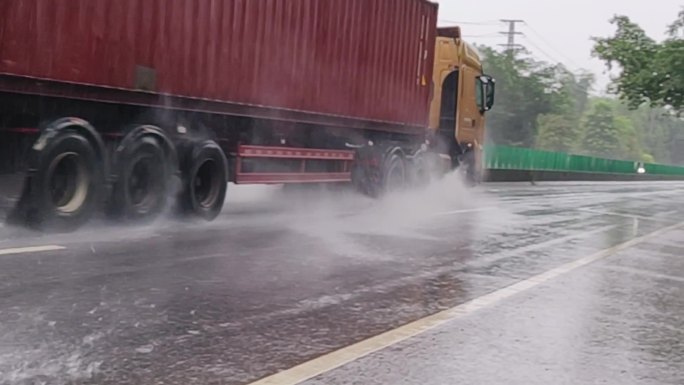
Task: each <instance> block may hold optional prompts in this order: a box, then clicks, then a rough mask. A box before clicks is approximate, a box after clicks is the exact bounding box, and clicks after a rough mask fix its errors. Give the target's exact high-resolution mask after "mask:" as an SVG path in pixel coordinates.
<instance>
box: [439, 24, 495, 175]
mask: <svg viewBox="0 0 684 385" xmlns="http://www.w3.org/2000/svg"><path fill="white" fill-rule="evenodd" d="M436 44H437V47H436V50H435V66H434V74H433V79H432V82H433V84H432V87H433V93H432V101H431V105H430V124H429V128H430V130H431V131H432V132H433V134H434V135H433V137H435V138H437V140H440V141H443V143H442V144H441V145H440V147H442V151H443V152H444V151H446V152H447V154H448V155H449V156H450V157H451V164H452V167H454V168H455V167H457V166H458V165H459V164H463V163H465V164H466V165H467V169H468V171H469V172H471V173H474V175H472V176H474V177H477V175H479V174H480V172H479V170H480V168H481V154H482V144H483V142H484V137H485V113H486V112H487V111H488V110H490V109H491V108H492V106H493V104H494V85H495V83H494V80H493V79H492V78H491V77H490V76H488V75H485V74H484V73H483V69H482V61H481V59H480V55H479V54H478V52H477V50H476V49H475V48H474V47H473V46H471V45H470V44H468V43H466V42H464V41H463V40H462V39H461V30H460V28H459V27H452V28H439V29H438V37H437V42H436Z"/></svg>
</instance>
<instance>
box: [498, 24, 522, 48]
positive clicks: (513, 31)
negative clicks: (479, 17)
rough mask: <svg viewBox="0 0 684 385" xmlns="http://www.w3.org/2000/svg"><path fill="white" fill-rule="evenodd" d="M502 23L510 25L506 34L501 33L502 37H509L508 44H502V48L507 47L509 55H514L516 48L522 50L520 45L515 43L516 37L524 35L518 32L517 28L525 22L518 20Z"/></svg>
mask: <svg viewBox="0 0 684 385" xmlns="http://www.w3.org/2000/svg"><path fill="white" fill-rule="evenodd" d="M500 21H501V22H502V23H507V24H508V31H506V32H500V33H501V34H502V35H506V36H507V37H508V41H507V42H506V44H500V45H501V46H504V47H506V52H508V53H509V54H513V52H514V51H515V49H516V48H521V46H520V45H519V44H516V43H515V37H516V36H517V35H522V34H523V33H522V32H518V31H517V30H516V26H517V25H518V24H519V23H524V22H525V21H524V20H517V19H501V20H500Z"/></svg>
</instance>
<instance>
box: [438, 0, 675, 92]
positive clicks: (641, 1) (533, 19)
mask: <svg viewBox="0 0 684 385" xmlns="http://www.w3.org/2000/svg"><path fill="white" fill-rule="evenodd" d="M433 1H436V2H437V3H439V8H440V10H439V20H440V25H450V24H452V23H451V22H454V21H455V22H461V23H462V24H461V29H462V33H463V35H464V36H465V39H466V40H469V41H472V42H475V43H478V44H487V45H492V46H493V45H496V44H502V43H505V42H506V37H505V36H503V35H499V34H498V32H499V31H505V30H506V29H507V26H506V25H504V24H502V23H500V22H497V20H499V19H522V20H525V22H526V24H527V25H519V27H518V28H519V30H520V32H523V33H524V34H525V36H523V37H517V40H518V41H516V43H520V44H523V45H524V46H525V47H526V48H527V49H529V50H530V51H532V52H533V54H534V56H535V57H536V58H538V59H543V60H545V61H549V62H551V61H553V62H562V63H563V64H565V65H567V66H568V67H570V68H571V69H573V70H576V69H577V68H578V67H579V68H583V69H586V70H589V71H591V72H594V73H596V74H597V76H598V77H599V82H598V84H597V86H598V88H604V87H605V85H606V84H607V82H608V75H606V74H605V66H604V65H603V64H602V62H600V61H599V60H597V59H593V58H591V48H592V46H593V43H592V41H591V40H590V38H591V37H592V36H610V35H611V34H612V33H613V32H614V31H615V28H614V27H613V25H611V24H610V23H609V20H610V19H611V18H612V17H613V16H614V15H616V14H620V15H626V16H629V17H630V18H631V19H632V20H633V21H635V22H637V23H638V24H639V25H641V27H642V28H644V29H645V30H646V32H647V33H648V34H649V35H650V36H651V37H653V38H655V39H658V40H660V39H662V38H664V36H665V30H666V28H667V25H669V24H670V23H672V22H673V21H674V20H675V19H676V18H677V13H678V12H679V10H680V9H681V8H682V6H684V0H486V1H472V0H471V1H467V0H433ZM466 22H468V23H477V24H465V23H466ZM596 91H601V90H600V89H597V90H596Z"/></svg>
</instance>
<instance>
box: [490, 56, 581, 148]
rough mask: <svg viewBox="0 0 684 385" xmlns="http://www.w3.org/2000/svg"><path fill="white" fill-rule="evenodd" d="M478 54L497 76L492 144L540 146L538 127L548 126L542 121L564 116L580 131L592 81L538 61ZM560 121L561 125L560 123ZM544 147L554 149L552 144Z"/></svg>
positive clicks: (491, 113) (546, 130)
mask: <svg viewBox="0 0 684 385" xmlns="http://www.w3.org/2000/svg"><path fill="white" fill-rule="evenodd" d="M478 48H479V50H480V51H481V53H482V54H483V61H484V66H485V68H486V71H487V73H488V74H490V75H492V76H494V78H496V83H497V97H496V99H497V102H496V108H494V109H493V110H492V111H490V112H489V113H488V115H487V127H488V128H487V129H488V135H489V140H490V141H492V142H494V143H497V144H504V145H511V146H528V147H529V146H533V145H535V143H536V142H537V143H538V139H537V133H538V131H539V130H540V129H541V128H540V127H539V125H540V124H541V123H543V122H547V121H548V120H545V119H544V118H541V119H540V117H541V116H542V115H549V114H550V115H562V116H563V117H564V118H563V119H564V120H569V121H572V122H574V125H575V126H576V125H577V123H578V122H579V117H580V116H581V114H582V112H583V111H584V109H585V108H586V103H587V100H588V92H589V89H590V88H591V85H592V83H593V76H592V75H590V74H581V75H579V76H578V75H575V74H573V73H571V72H570V71H568V70H567V69H565V68H564V67H562V66H559V65H549V64H547V63H544V62H539V61H535V60H533V59H531V58H529V57H526V56H525V55H510V54H508V53H501V52H497V51H495V50H494V49H492V48H489V47H478ZM555 121H556V123H558V119H555ZM550 124H555V123H550ZM556 126H557V125H556ZM566 126H567V124H566ZM543 130H544V131H545V132H547V135H556V134H558V135H560V132H557V133H556V134H552V133H551V131H554V128H553V127H544V128H543ZM556 131H557V130H556ZM542 142H543V143H547V142H548V143H555V141H554V139H552V138H548V139H543V140H542Z"/></svg>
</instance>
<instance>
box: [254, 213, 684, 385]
mask: <svg viewBox="0 0 684 385" xmlns="http://www.w3.org/2000/svg"><path fill="white" fill-rule="evenodd" d="M683 226H684V222H681V223H678V224H676V225H673V226H668V227H664V228H662V229H660V230H656V231H654V232H653V233H650V234H648V235H644V236H642V237H638V238H634V239H632V240H630V241H627V242H625V243H622V244H619V245H617V246H613V247H611V248H608V249H605V250H602V251H600V252H598V253H595V254H592V255H589V256H586V257H583V258H580V259H577V260H575V261H573V262H569V263H566V264H564V265H561V266H559V267H556V268H554V269H551V270H549V271H547V272H544V273H541V274H538V275H535V276H533V277H531V278H529V279H526V280H523V281H520V282H517V283H514V284H512V285H510V286H507V287H504V288H502V289H499V290H496V291H494V292H492V293H489V294H485V295H483V296H481V297H478V298H475V299H472V300H470V301H468V302H466V303H463V304H461V305H458V306H456V307H453V308H451V309H447V310H444V311H441V312H439V313H435V314H433V315H431V316H427V317H425V318H422V319H419V320H417V321H414V322H411V323H408V324H406V325H404V326H400V327H398V328H396V329H392V330H390V331H387V332H385V333H382V334H379V335H377V336H375V337H371V338H369V339H366V340H363V341H361V342H357V343H355V344H353V345H349V346H347V347H345V348H342V349H339V350H336V351H334V352H331V353H328V354H325V355H322V356H320V357H318V358H315V359H313V360H311V361H307V362H304V363H303V364H300V365H297V366H295V367H292V368H290V369H286V370H283V371H281V372H279V373H276V374H274V375H271V376H268V377H264V378H262V379H261V380H258V381H255V382H252V383H251V384H250V385H295V384H299V383H301V382H304V381H306V380H309V379H312V378H314V377H316V376H319V375H321V374H324V373H326V372H329V371H331V370H333V369H335V368H338V367H340V366H343V365H345V364H348V363H350V362H353V361H356V360H358V359H360V358H362V357H365V356H367V355H369V354H371V353H374V352H377V351H379V350H382V349H385V348H387V347H390V346H392V345H395V344H397V343H399V342H402V341H404V340H407V339H409V338H412V337H415V336H417V335H419V334H422V333H425V332H426V331H428V330H431V329H434V328H436V327H438V326H440V325H443V324H445V323H447V322H450V321H452V320H455V319H458V318H461V317H464V316H467V315H469V314H470V313H473V312H476V311H478V310H480V309H483V308H485V307H489V306H492V305H494V304H496V303H498V302H501V301H502V300H504V299H507V298H509V297H511V296H513V295H516V294H518V293H521V292H524V291H527V290H529V289H532V288H534V287H536V286H539V285H541V284H543V283H545V282H548V281H550V280H552V279H554V278H557V277H559V276H561V275H564V274H567V273H569V272H571V271H573V270H575V269H578V268H580V267H583V266H586V265H588V264H590V263H593V262H596V261H598V260H601V259H604V258H606V257H609V256H611V255H613V254H615V253H617V252H619V251H622V250H625V249H628V248H630V247H632V246H634V245H637V244H639V243H642V242H645V241H647V240H649V239H652V238H655V237H657V236H660V235H662V234H664V233H667V232H668V231H671V230H675V229H678V228H681V227H683Z"/></svg>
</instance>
